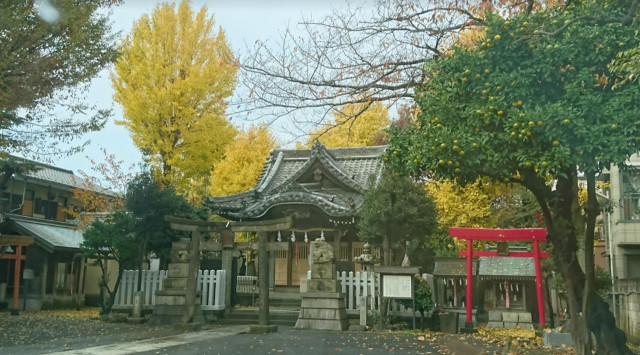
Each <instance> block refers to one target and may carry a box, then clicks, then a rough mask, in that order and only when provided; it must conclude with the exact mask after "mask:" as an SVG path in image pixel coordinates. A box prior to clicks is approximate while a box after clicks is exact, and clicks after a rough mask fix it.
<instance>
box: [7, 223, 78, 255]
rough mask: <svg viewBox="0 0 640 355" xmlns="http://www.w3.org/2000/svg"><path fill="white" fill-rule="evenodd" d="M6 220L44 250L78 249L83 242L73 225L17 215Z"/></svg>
mask: <svg viewBox="0 0 640 355" xmlns="http://www.w3.org/2000/svg"><path fill="white" fill-rule="evenodd" d="M6 216H7V218H8V219H9V220H10V221H11V222H13V223H15V224H16V226H17V227H18V228H19V229H21V230H22V232H24V233H25V234H27V235H30V236H32V237H34V238H35V243H36V244H39V245H41V246H42V247H44V248H45V249H46V250H50V251H51V250H53V249H58V248H69V249H78V248H80V244H81V243H82V241H83V237H82V232H81V231H78V230H74V227H75V225H73V224H70V223H63V222H55V221H49V220H45V219H39V218H31V217H24V216H19V215H6Z"/></svg>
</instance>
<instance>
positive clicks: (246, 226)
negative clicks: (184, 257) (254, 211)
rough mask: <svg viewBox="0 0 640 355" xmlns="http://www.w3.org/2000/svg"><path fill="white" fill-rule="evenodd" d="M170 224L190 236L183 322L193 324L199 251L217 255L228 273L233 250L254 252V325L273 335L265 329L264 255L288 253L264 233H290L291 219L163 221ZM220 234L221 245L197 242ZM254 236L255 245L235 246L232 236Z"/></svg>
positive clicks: (228, 300) (266, 266)
mask: <svg viewBox="0 0 640 355" xmlns="http://www.w3.org/2000/svg"><path fill="white" fill-rule="evenodd" d="M165 219H166V220H167V221H169V222H170V223H171V229H174V230H179V231H185V232H190V233H191V242H190V246H189V250H190V253H189V254H190V255H189V257H190V262H189V273H188V277H187V283H186V286H187V287H186V297H185V314H184V315H183V322H184V323H190V322H192V321H193V316H194V310H195V300H196V278H197V272H198V269H199V267H200V250H207V251H221V252H222V268H223V269H225V270H231V267H232V254H233V252H234V251H237V250H258V258H259V265H258V284H259V290H260V304H259V307H260V309H259V319H258V323H259V325H260V326H261V327H263V329H262V331H274V330H275V328H269V327H268V326H269V257H268V256H267V255H268V254H267V252H268V251H275V250H288V248H289V245H288V242H269V241H268V235H267V233H268V232H275V231H280V230H286V229H290V228H291V227H292V226H293V219H292V218H291V217H285V218H279V219H273V220H265V221H249V222H233V221H232V222H206V221H194V220H189V219H184V218H178V217H170V216H167V217H165ZM212 232H213V233H221V235H222V241H214V240H209V241H204V242H202V241H201V233H212ZM236 232H255V233H258V243H249V242H246V243H236V242H235V241H234V240H233V233H236ZM225 283H226V285H228V286H229V285H231V272H228V273H227V275H226V282H225ZM225 290H226V294H225V309H226V310H227V311H228V309H229V308H230V306H231V292H232V290H231V287H226V288H225Z"/></svg>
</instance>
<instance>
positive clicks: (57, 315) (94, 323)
mask: <svg viewBox="0 0 640 355" xmlns="http://www.w3.org/2000/svg"><path fill="white" fill-rule="evenodd" d="M207 328H208V329H212V328H213V329H215V328H218V326H207ZM284 330H285V329H283V331H284ZM178 333H179V332H178V331H177V330H175V329H174V328H173V327H172V326H151V325H147V324H131V323H123V322H106V321H102V320H100V319H99V317H98V310H97V309H96V308H85V309H83V310H81V311H76V310H64V311H41V312H34V313H30V312H20V314H19V315H17V316H12V315H10V313H9V312H0V354H3V355H10V354H20V355H24V354H44V353H49V352H57V351H66V350H69V349H83V348H87V347H94V346H101V345H107V344H113V343H123V342H131V341H137V340H143V339H151V338H160V337H167V336H171V335H175V334H178ZM349 333H350V332H347V333H344V334H343V336H345V337H347V339H349V338H353V339H356V338H357V337H361V336H364V337H365V338H366V337H368V338H369V341H371V340H374V339H377V340H376V342H378V343H379V342H380V341H381V339H382V338H384V339H386V340H387V341H382V343H380V344H384V347H388V348H387V349H386V350H392V349H393V350H400V348H401V347H402V350H403V351H407V350H408V349H412V350H414V351H416V350H417V351H418V352H420V353H422V351H423V350H427V349H429V348H431V349H429V350H435V351H433V353H438V354H500V353H502V352H503V350H504V345H505V341H504V340H506V339H500V340H502V341H500V340H495V339H493V340H491V339H488V338H484V337H478V336H469V335H462V334H456V335H452V334H443V333H412V332H400V333H397V334H395V335H394V334H393V333H391V334H380V333H375V332H366V333H360V335H358V334H357V333H352V334H349ZM281 334H282V333H281ZM298 334H300V335H303V334H304V333H298ZM379 337H381V338H379ZM389 337H391V338H390V339H389ZM235 338H236V336H234V337H231V338H229V339H228V340H225V341H229V342H233V341H234V340H233V339H235ZM389 340H391V341H389ZM292 343H293V344H295V343H296V342H292ZM380 344H376V345H377V346H376V347H380V346H381V345H380ZM402 344H405V345H404V346H403V345H402ZM514 345H515V344H514ZM194 346H195V344H194ZM422 347H425V349H422ZM336 348H338V347H336ZM394 348H395V349H394ZM332 349H333V348H332ZM429 350H427V351H429ZM508 353H509V354H536V355H549V354H568V353H572V351H571V349H567V348H555V349H550V348H533V349H532V348H530V347H528V346H527V347H526V348H525V347H523V348H521V347H519V346H518V345H515V346H511V347H510V349H509V352H508Z"/></svg>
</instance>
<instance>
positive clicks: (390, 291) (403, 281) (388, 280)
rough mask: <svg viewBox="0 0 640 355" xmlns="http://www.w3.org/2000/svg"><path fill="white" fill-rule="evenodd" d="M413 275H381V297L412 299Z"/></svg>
mask: <svg viewBox="0 0 640 355" xmlns="http://www.w3.org/2000/svg"><path fill="white" fill-rule="evenodd" d="M412 278H413V275H389V274H382V285H383V288H382V297H386V298H403V299H412V298H413V280H412Z"/></svg>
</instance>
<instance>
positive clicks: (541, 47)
mask: <svg viewBox="0 0 640 355" xmlns="http://www.w3.org/2000/svg"><path fill="white" fill-rule="evenodd" d="M637 5H638V2H637V1H635V2H630V1H615V2H605V1H582V2H571V3H568V4H567V5H566V6H564V7H559V8H551V9H547V10H544V11H540V12H537V13H531V14H525V15H518V16H514V17H512V18H510V19H509V20H505V19H503V18H501V17H499V16H497V15H492V16H489V17H488V18H487V20H486V21H485V23H484V24H485V25H486V32H485V33H486V35H485V37H483V38H482V41H481V42H479V43H478V46H477V49H473V50H472V49H468V48H462V47H453V48H452V50H451V51H450V53H448V54H447V55H443V56H441V57H439V58H437V60H433V61H429V62H428V63H427V65H426V67H425V76H426V77H427V78H429V80H428V81H425V83H424V84H423V85H422V87H421V90H420V91H419V93H418V94H417V96H416V100H417V102H418V104H419V106H420V108H421V110H422V114H421V115H420V116H419V118H418V120H417V121H416V122H415V123H414V124H413V125H412V126H409V127H407V128H394V129H393V132H392V139H391V142H392V144H391V148H390V149H389V153H390V154H389V156H388V159H389V163H390V165H391V166H392V168H393V169H394V170H395V171H399V172H404V173H407V174H411V175H415V176H422V175H427V176H429V177H434V178H455V179H457V181H459V182H461V183H465V182H473V181H476V179H477V178H478V177H489V178H491V179H494V180H496V181H501V182H507V183H515V184H520V185H522V186H523V187H525V188H526V189H527V190H529V191H530V192H531V193H532V194H533V196H534V197H535V200H536V201H537V202H538V204H539V206H540V209H541V216H542V219H543V220H544V224H545V226H546V228H547V230H548V239H549V241H550V242H551V244H552V246H553V249H554V253H553V259H554V263H555V266H556V268H557V270H558V271H559V272H560V274H561V275H562V276H563V278H564V280H565V282H566V284H567V296H568V301H569V313H570V316H571V318H572V320H573V321H572V327H573V329H572V336H573V339H574V345H575V349H576V352H577V353H580V354H587V353H591V348H592V346H593V344H592V343H591V335H590V334H591V333H593V334H594V335H595V338H596V339H597V349H596V350H597V352H598V353H610V354H626V353H629V350H628V349H627V347H626V345H625V342H626V341H625V339H626V337H625V334H624V333H623V332H621V331H620V330H619V329H617V328H616V326H615V323H614V319H613V317H612V314H611V312H609V310H608V306H607V305H606V303H605V302H604V301H603V300H602V298H601V297H600V296H598V295H597V294H596V293H595V291H594V287H593V285H594V264H593V244H594V243H593V238H594V230H595V220H596V217H597V215H598V214H599V213H600V207H599V204H598V201H597V198H596V192H595V180H596V177H597V175H598V174H599V173H600V172H601V171H602V169H605V168H608V167H609V166H610V165H611V164H617V165H624V163H625V161H626V160H627V159H628V157H629V156H630V155H631V154H633V153H635V152H637V151H638V149H639V148H640V145H639V143H638V142H639V141H640V124H639V121H638V111H637V106H636V102H637V98H638V97H640V87H638V86H637V85H630V84H625V85H620V86H618V87H617V88H616V89H615V90H612V87H613V86H614V84H615V82H616V75H615V74H612V73H611V72H610V71H609V68H608V65H609V63H610V62H611V60H612V59H613V58H614V57H615V55H616V53H618V52H620V51H624V50H628V49H630V48H636V47H638V44H639V42H640V38H638V37H637V35H636V31H637V29H636V26H632V23H634V22H633V19H634V18H635V17H636V16H637ZM578 171H580V172H582V173H583V174H584V177H585V179H586V181H587V202H586V207H585V208H584V209H581V208H580V206H579V204H578V184H577V176H578ZM551 182H553V183H551ZM583 211H584V212H585V216H584V217H583V215H582V212H583ZM585 222H586V223H585ZM579 240H584V242H583V243H579ZM579 244H582V245H584V254H585V266H586V267H585V270H583V269H582V268H581V267H580V265H579V263H578V257H577V251H578V247H579Z"/></svg>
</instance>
